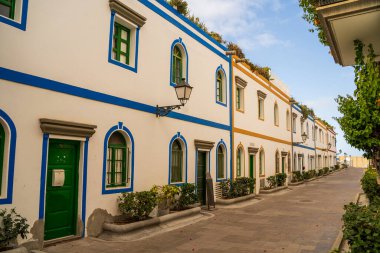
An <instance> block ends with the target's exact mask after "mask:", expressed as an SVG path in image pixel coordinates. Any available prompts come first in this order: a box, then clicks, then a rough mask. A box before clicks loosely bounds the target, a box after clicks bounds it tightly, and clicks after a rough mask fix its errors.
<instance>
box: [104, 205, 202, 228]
mask: <svg viewBox="0 0 380 253" xmlns="http://www.w3.org/2000/svg"><path fill="white" fill-rule="evenodd" d="M200 212H201V208H200V207H195V208H191V209H187V210H183V211H178V212H174V213H170V214H168V215H165V216H160V217H155V218H151V219H149V220H143V221H137V222H134V223H127V224H115V223H108V222H105V223H104V224H103V230H104V231H110V232H113V233H119V234H121V233H123V234H125V233H129V232H132V231H136V230H140V229H144V228H147V227H151V226H158V225H160V224H163V223H166V222H169V221H172V220H177V219H181V218H184V217H188V216H192V215H196V214H199V213H200Z"/></svg>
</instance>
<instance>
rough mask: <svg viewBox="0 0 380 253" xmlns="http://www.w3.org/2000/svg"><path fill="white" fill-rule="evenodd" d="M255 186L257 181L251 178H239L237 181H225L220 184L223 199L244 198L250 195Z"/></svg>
mask: <svg viewBox="0 0 380 253" xmlns="http://www.w3.org/2000/svg"><path fill="white" fill-rule="evenodd" d="M254 186H255V180H253V178H249V177H239V178H235V180H233V181H232V180H230V179H227V180H224V181H222V182H220V187H221V189H222V197H223V198H226V199H231V198H237V197H242V196H246V195H248V194H250V193H251V192H252V190H253V188H254Z"/></svg>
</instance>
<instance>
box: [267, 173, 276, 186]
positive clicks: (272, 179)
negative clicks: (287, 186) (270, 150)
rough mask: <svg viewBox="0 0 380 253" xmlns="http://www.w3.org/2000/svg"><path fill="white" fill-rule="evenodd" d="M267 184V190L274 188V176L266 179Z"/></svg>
mask: <svg viewBox="0 0 380 253" xmlns="http://www.w3.org/2000/svg"><path fill="white" fill-rule="evenodd" d="M267 182H268V184H269V188H275V187H276V185H277V181H276V176H269V177H267Z"/></svg>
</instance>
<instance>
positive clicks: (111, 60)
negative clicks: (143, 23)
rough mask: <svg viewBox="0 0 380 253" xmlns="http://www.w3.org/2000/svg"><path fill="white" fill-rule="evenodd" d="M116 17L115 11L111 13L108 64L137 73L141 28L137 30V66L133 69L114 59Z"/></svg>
mask: <svg viewBox="0 0 380 253" xmlns="http://www.w3.org/2000/svg"><path fill="white" fill-rule="evenodd" d="M115 15H116V13H115V12H114V11H112V12H111V22H110V36H109V45H108V62H109V63H112V64H115V65H117V66H119V67H122V68H125V69H128V70H130V71H132V72H135V73H137V67H138V58H139V38H140V27H137V28H136V47H135V66H134V67H131V66H129V65H127V64H124V63H121V62H119V61H117V60H114V59H112V45H113V30H114V23H115Z"/></svg>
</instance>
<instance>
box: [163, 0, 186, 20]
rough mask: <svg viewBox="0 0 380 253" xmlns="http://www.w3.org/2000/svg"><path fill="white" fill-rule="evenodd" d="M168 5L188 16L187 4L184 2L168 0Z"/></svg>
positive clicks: (182, 0)
mask: <svg viewBox="0 0 380 253" xmlns="http://www.w3.org/2000/svg"><path fill="white" fill-rule="evenodd" d="M168 4H170V5H171V6H173V7H174V8H176V9H177V11H178V12H179V13H181V14H182V15H184V16H187V15H188V14H189V8H188V3H187V2H186V1H184V0H168Z"/></svg>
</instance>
